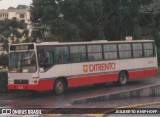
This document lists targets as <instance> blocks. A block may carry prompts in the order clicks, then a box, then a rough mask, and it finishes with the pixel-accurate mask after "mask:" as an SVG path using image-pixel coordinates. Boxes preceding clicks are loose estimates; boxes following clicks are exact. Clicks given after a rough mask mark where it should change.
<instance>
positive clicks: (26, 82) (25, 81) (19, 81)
mask: <svg viewBox="0 0 160 117" xmlns="http://www.w3.org/2000/svg"><path fill="white" fill-rule="evenodd" d="M14 84H28V80H14Z"/></svg>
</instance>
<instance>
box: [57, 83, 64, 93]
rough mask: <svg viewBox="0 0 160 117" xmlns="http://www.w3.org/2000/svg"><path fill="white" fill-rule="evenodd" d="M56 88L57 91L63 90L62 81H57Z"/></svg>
mask: <svg viewBox="0 0 160 117" xmlns="http://www.w3.org/2000/svg"><path fill="white" fill-rule="evenodd" d="M56 89H57V91H58V92H59V93H61V92H63V83H62V82H58V83H57V88H56Z"/></svg>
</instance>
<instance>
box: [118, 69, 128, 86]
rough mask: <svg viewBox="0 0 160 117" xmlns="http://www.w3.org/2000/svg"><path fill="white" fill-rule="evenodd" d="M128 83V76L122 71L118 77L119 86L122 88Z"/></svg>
mask: <svg viewBox="0 0 160 117" xmlns="http://www.w3.org/2000/svg"><path fill="white" fill-rule="evenodd" d="M127 82H128V74H127V72H126V71H121V72H120V73H119V76H118V84H119V85H121V86H124V85H126V84H127Z"/></svg>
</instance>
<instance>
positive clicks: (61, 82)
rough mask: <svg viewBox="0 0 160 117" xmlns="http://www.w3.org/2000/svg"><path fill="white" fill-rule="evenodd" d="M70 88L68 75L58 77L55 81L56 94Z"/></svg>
mask: <svg viewBox="0 0 160 117" xmlns="http://www.w3.org/2000/svg"><path fill="white" fill-rule="evenodd" d="M67 88H68V81H67V79H66V77H58V78H56V80H55V82H54V91H55V93H56V94H58V95H61V94H63V93H64V92H65V91H66V89H67Z"/></svg>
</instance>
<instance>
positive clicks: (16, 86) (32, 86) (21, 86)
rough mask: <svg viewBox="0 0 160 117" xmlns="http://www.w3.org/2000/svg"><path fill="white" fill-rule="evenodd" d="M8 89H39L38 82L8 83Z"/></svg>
mask: <svg viewBox="0 0 160 117" xmlns="http://www.w3.org/2000/svg"><path fill="white" fill-rule="evenodd" d="M8 90H34V91H39V86H38V84H29V85H28V84H8Z"/></svg>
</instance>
